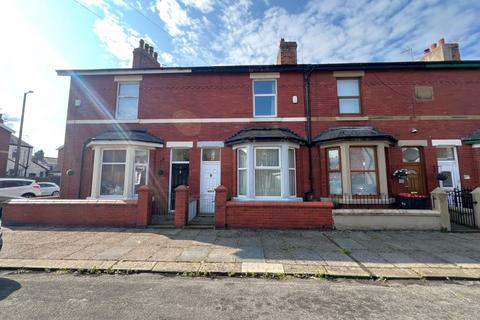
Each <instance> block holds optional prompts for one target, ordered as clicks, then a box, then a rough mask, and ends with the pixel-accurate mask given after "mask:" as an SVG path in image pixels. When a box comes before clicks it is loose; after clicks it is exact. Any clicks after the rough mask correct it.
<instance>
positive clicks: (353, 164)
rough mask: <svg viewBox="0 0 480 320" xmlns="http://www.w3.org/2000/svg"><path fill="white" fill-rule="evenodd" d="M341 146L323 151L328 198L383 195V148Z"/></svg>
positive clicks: (343, 143)
mask: <svg viewBox="0 0 480 320" xmlns="http://www.w3.org/2000/svg"><path fill="white" fill-rule="evenodd" d="M362 144H366V145H361V144H360V143H358V142H341V143H338V144H335V145H331V146H328V147H326V149H325V152H326V158H327V168H326V169H327V183H328V193H329V195H332V196H333V195H342V194H351V195H378V194H387V193H388V188H387V173H386V162H385V147H386V144H384V143H382V142H379V143H377V144H374V143H368V142H367V143H362Z"/></svg>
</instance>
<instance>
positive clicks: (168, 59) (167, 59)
mask: <svg viewBox="0 0 480 320" xmlns="http://www.w3.org/2000/svg"><path fill="white" fill-rule="evenodd" d="M160 58H161V60H160V63H161V64H166V65H169V64H171V63H172V62H173V56H172V55H171V54H170V53H168V52H162V53H161V54H160Z"/></svg>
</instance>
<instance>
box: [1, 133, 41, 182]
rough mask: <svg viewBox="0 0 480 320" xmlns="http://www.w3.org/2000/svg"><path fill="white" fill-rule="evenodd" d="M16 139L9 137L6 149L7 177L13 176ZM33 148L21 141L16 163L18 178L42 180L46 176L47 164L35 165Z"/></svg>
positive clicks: (12, 136)
mask: <svg viewBox="0 0 480 320" xmlns="http://www.w3.org/2000/svg"><path fill="white" fill-rule="evenodd" d="M17 143H18V138H17V137H16V136H14V135H11V136H10V143H9V148H8V162H7V168H6V175H7V176H15V159H16V156H17ZM32 151H33V146H32V145H30V144H28V143H27V142H25V141H22V143H21V146H20V157H19V162H18V168H19V173H18V176H20V177H29V178H37V177H40V178H43V177H47V176H48V172H49V167H48V165H47V164H42V163H37V162H35V161H33V159H32Z"/></svg>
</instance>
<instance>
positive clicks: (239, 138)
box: [225, 127, 306, 145]
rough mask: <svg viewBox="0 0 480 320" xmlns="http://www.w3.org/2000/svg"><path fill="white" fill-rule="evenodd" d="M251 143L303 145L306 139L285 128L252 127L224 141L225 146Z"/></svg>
mask: <svg viewBox="0 0 480 320" xmlns="http://www.w3.org/2000/svg"><path fill="white" fill-rule="evenodd" d="M253 142H293V143H295V144H305V142H306V139H305V138H303V137H302V136H300V135H298V134H296V133H295V132H293V131H291V130H290V129H287V128H276V127H252V128H244V129H242V130H240V131H238V132H237V133H235V134H234V135H233V136H231V137H230V138H227V139H226V140H225V144H227V145H235V144H241V143H253Z"/></svg>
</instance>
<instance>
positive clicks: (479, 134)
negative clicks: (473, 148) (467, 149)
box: [462, 129, 480, 144]
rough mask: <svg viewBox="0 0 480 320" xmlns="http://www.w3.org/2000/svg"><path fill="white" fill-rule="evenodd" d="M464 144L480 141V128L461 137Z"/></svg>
mask: <svg viewBox="0 0 480 320" xmlns="http://www.w3.org/2000/svg"><path fill="white" fill-rule="evenodd" d="M462 141H463V143H465V144H475V143H480V129H477V130H475V131H473V132H472V133H470V134H469V135H468V136H466V137H465V138H463V139H462Z"/></svg>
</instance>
